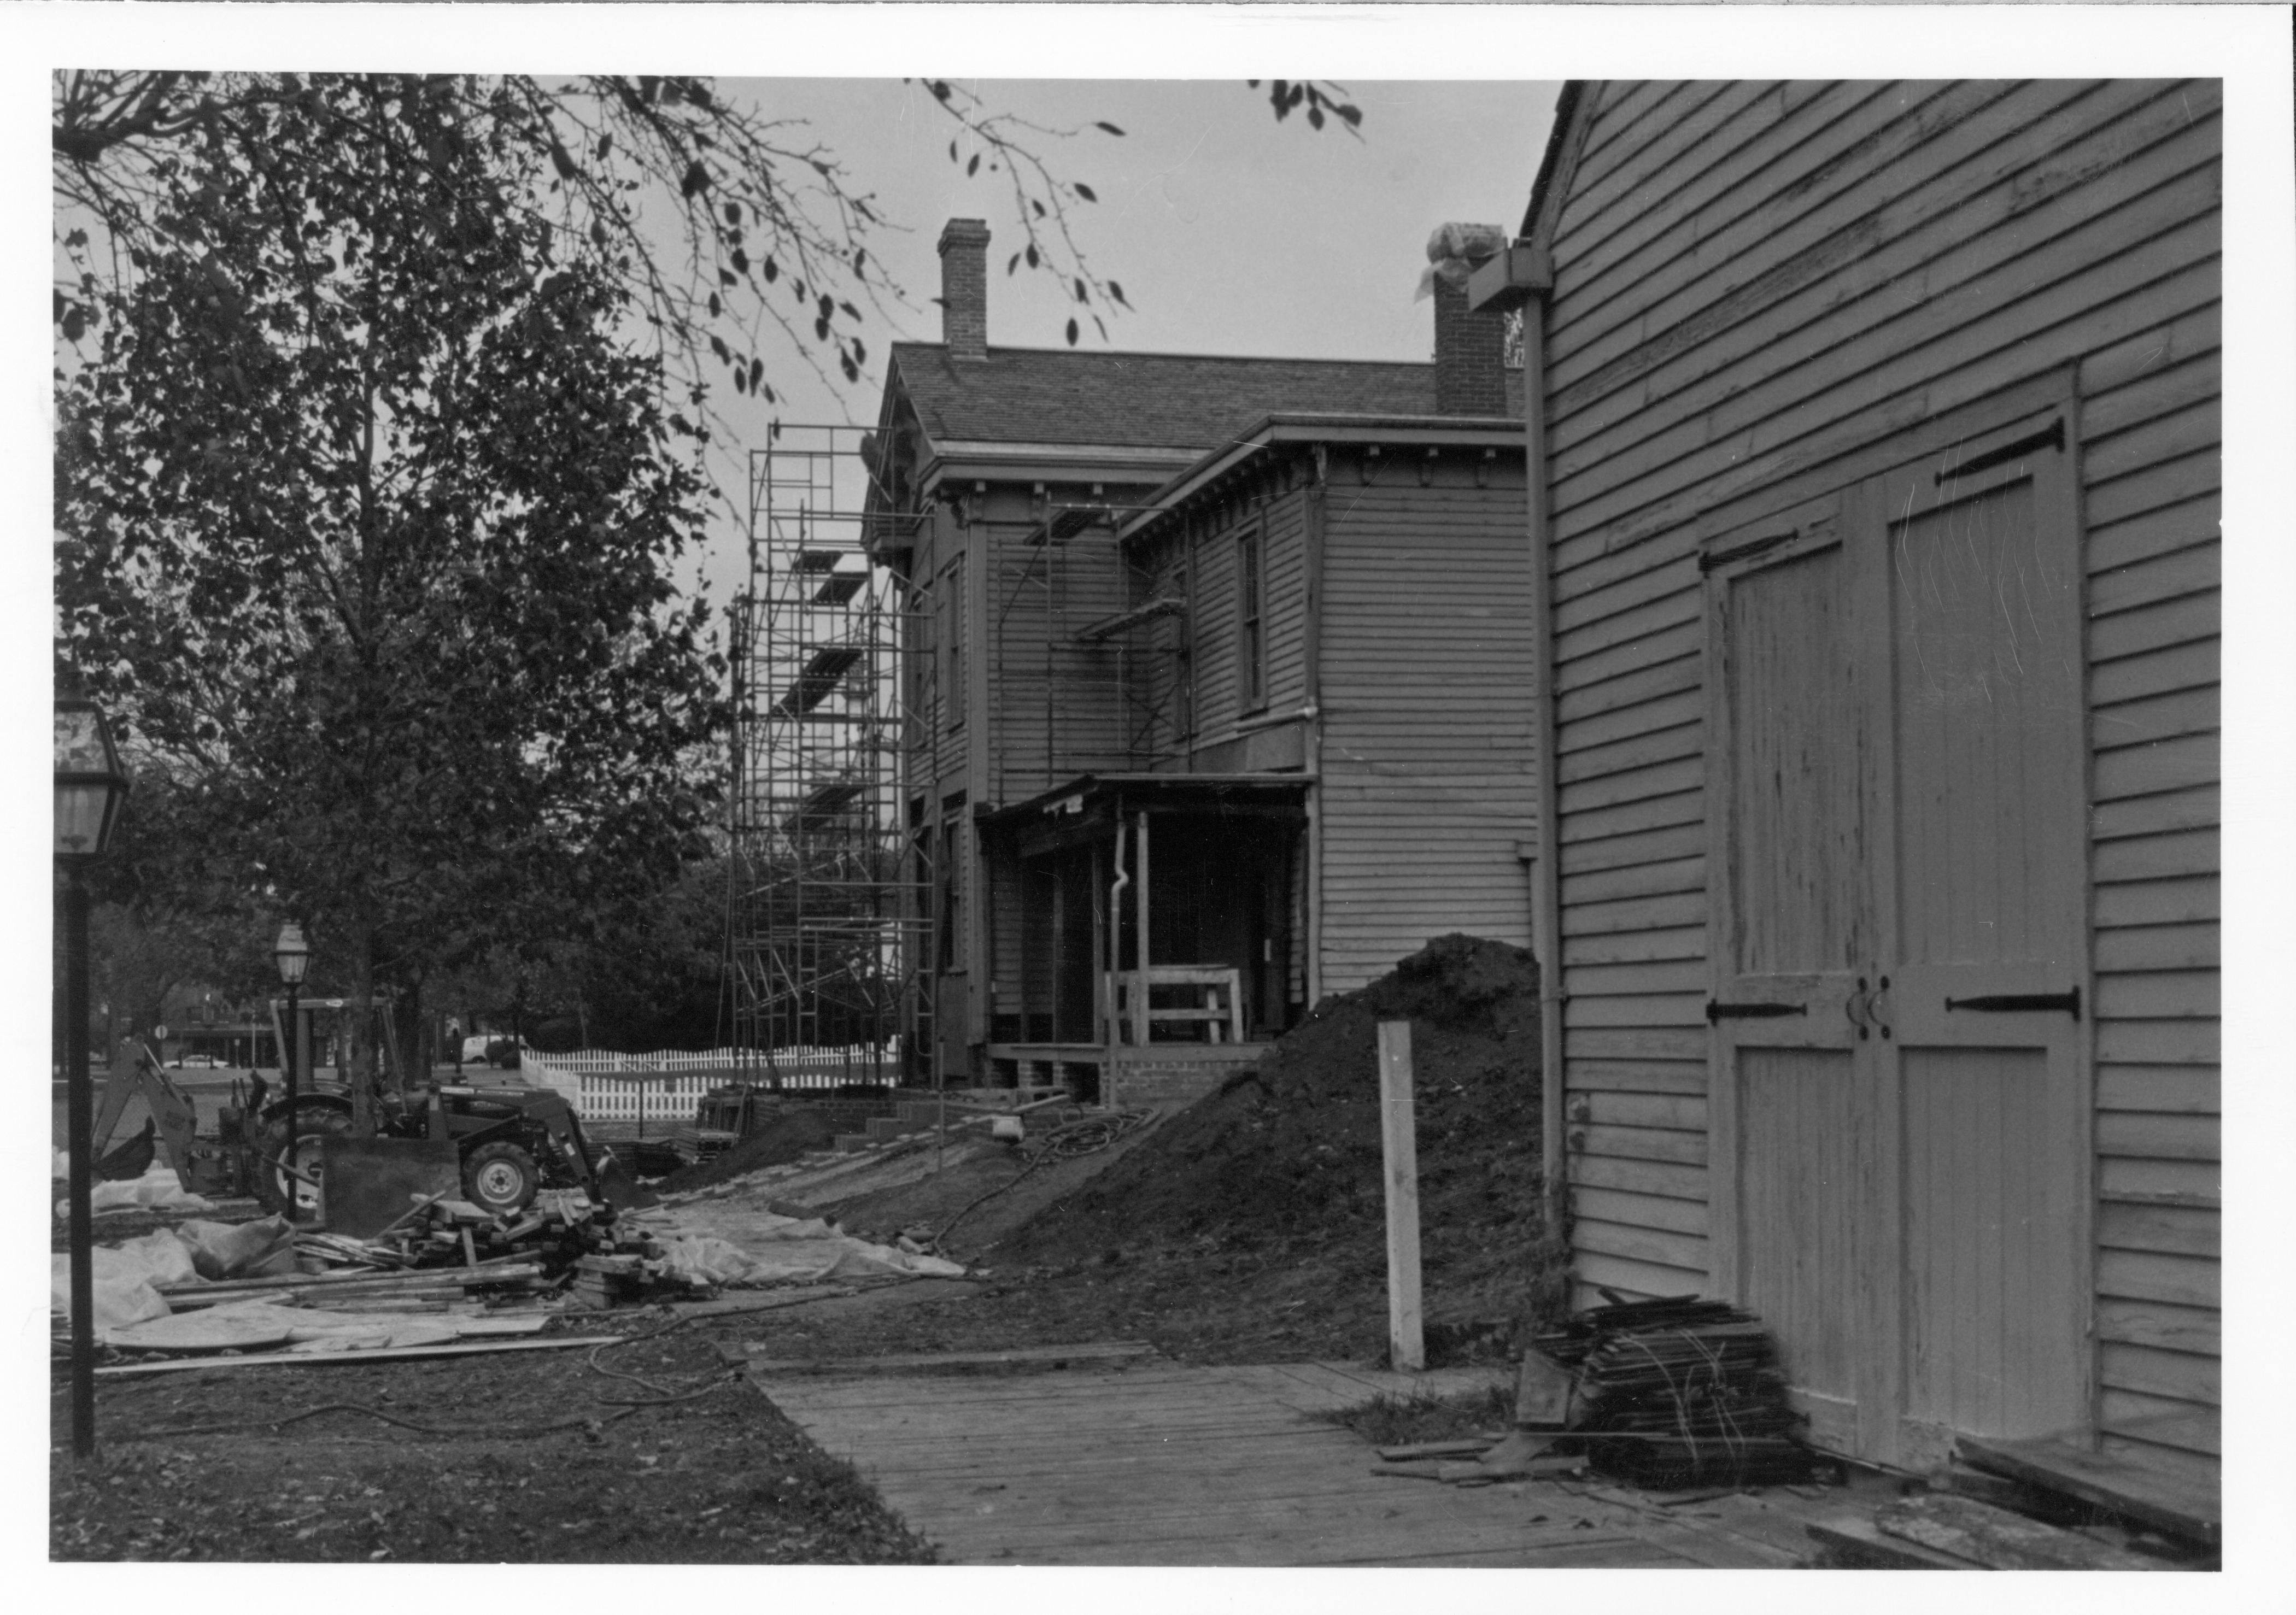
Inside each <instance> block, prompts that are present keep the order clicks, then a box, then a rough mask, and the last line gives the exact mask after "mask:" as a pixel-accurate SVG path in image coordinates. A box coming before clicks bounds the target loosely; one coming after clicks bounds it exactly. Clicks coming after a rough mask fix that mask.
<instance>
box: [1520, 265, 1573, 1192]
mask: <svg viewBox="0 0 2296 1615" xmlns="http://www.w3.org/2000/svg"><path fill="white" fill-rule="evenodd" d="M1551 289H1552V280H1551V277H1548V283H1547V284H1546V285H1542V286H1539V287H1538V288H1537V289H1535V290H1534V291H1533V292H1532V294H1531V299H1530V301H1529V303H1528V304H1527V305H1526V306H1525V307H1524V308H1523V311H1522V364H1523V374H1522V382H1523V388H1522V391H1523V448H1524V453H1523V465H1524V468H1525V470H1526V471H1528V473H1529V474H1528V476H1527V477H1526V478H1525V479H1524V481H1525V488H1524V491H1525V493H1526V494H1527V495H1528V498H1527V499H1526V501H1525V503H1526V504H1527V505H1528V507H1529V527H1530V610H1531V644H1532V647H1533V655H1534V664H1535V668H1536V671H1535V672H1534V673H1533V674H1532V680H1533V683H1532V686H1531V703H1532V706H1531V711H1532V719H1531V729H1532V734H1533V740H1532V745H1533V748H1534V749H1535V750H1536V753H1537V755H1536V757H1535V758H1534V759H1533V762H1532V768H1533V775H1532V779H1533V785H1532V789H1533V791H1534V792H1535V795H1536V798H1537V811H1538V832H1537V837H1536V840H1537V845H1538V857H1535V858H1534V859H1533V860H1532V862H1531V866H1530V891H1531V899H1530V901H1531V916H1530V918H1531V940H1532V944H1533V947H1535V948H1536V950H1537V952H1538V1059H1539V1170H1540V1172H1541V1173H1542V1174H1543V1175H1544V1177H1545V1180H1546V1201H1547V1203H1546V1226H1548V1227H1549V1228H1550V1229H1554V1230H1556V1231H1558V1232H1559V1231H1561V1230H1562V1229H1563V1228H1565V1227H1567V1226H1569V1217H1570V1183H1569V1180H1568V1176H1567V1174H1566V1168H1565V1157H1564V1153H1563V1105H1562V1097H1563V1078H1564V1071H1563V1065H1562V1006H1563V995H1562V891H1561V881H1560V880H1559V878H1558V875H1559V872H1558V871H1557V869H1556V868H1555V865H1556V862H1557V860H1558V858H1559V857H1560V856H1561V853H1562V831H1561V827H1560V826H1559V825H1557V824H1556V823H1555V798H1556V796H1557V794H1558V792H1557V791H1556V789H1555V773H1554V562H1553V551H1552V549H1551V548H1550V542H1551V528H1550V518H1549V512H1548V508H1547V466H1546V303H1547V293H1548V291H1550V290H1551Z"/></svg>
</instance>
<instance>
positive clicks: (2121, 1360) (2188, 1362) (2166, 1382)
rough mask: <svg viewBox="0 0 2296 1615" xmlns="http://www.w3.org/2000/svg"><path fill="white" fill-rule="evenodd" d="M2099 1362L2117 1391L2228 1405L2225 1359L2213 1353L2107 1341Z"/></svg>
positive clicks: (2107, 1383)
mask: <svg viewBox="0 0 2296 1615" xmlns="http://www.w3.org/2000/svg"><path fill="white" fill-rule="evenodd" d="M2097 1364H2098V1378H2099V1379H2100V1380H2101V1381H2102V1382H2103V1384H2104V1385H2105V1386H2106V1387H2108V1388H2109V1389H2111V1390H2131V1391H2136V1392H2137V1393H2138V1394H2139V1395H2143V1396H2148V1397H2167V1398H2172V1399H2174V1400H2176V1401H2178V1402H2199V1403H2205V1404H2206V1405H2207V1406H2210V1407H2221V1406H2224V1368H2223V1362H2222V1359H2221V1358H2219V1357H2217V1356H2216V1355H2215V1354H2214V1353H2212V1352H2197V1351H2167V1350H2163V1349H2161V1348H2159V1347H2156V1346H2134V1345H2130V1344H2128V1343H2127V1342H2125V1341H2120V1340H2106V1341H2103V1342H2102V1343H2101V1344H2100V1345H2099V1347H2098V1351H2097Z"/></svg>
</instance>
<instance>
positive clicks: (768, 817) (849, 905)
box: [726, 425, 932, 1083]
mask: <svg viewBox="0 0 2296 1615" xmlns="http://www.w3.org/2000/svg"><path fill="white" fill-rule="evenodd" d="M861 437H862V432H861V430H860V429H859V428H857V427H847V426H792V425H783V426H782V427H780V428H779V429H778V430H776V432H775V435H774V437H773V439H772V440H771V441H770V443H769V444H768V446H767V447H764V448H759V449H753V450H751V451H750V584H749V587H748V590H747V591H746V593H745V594H743V596H742V599H741V600H740V601H739V602H737V603H736V605H735V609H734V642H735V660H734V750H733V774H734V789H733V791H732V793H731V794H732V808H731V820H732V824H731V828H732V849H731V850H732V856H731V857H730V858H729V859H728V861H727V869H728V875H727V881H728V884H727V898H726V939H727V955H728V959H729V963H730V964H731V966H732V970H731V972H730V973H731V980H732V986H733V1034H734V1035H733V1042H734V1046H735V1047H736V1048H737V1049H739V1050H740V1051H741V1052H742V1063H743V1064H744V1065H745V1066H749V1065H750V1064H752V1062H754V1068H755V1077H756V1079H759V1080H766V1081H770V1082H775V1083H778V1082H779V1080H780V1079H781V1078H783V1076H784V1075H785V1074H787V1073H788V1072H790V1071H791V1070H794V1069H802V1070H807V1071H808V1072H813V1071H816V1070H819V1069H820V1068H821V1067H823V1066H824V1064H826V1065H828V1066H830V1067H832V1068H833V1069H843V1070H848V1071H849V1072H850V1073H851V1075H852V1077H853V1078H854V1079H856V1080H866V1081H888V1080H895V1079H899V1078H904V1077H907V1078H911V1079H914V1078H915V1077H917V1076H919V1075H921V1074H922V1063H921V1058H922V1051H923V1050H924V1049H926V1048H928V1047H929V1046H930V1021H931V1007H930V1004H928V1003H927V999H926V995H925V993H924V992H923V991H922V985H921V984H922V970H923V968H924V964H925V962H926V960H927V959H928V958H929V956H930V944H931V937H932V930H931V927H932V920H931V915H932V895H931V894H932V873H931V869H930V867H928V866H926V865H924V864H923V863H922V861H921V859H920V858H919V857H918V856H917V855H916V853H915V850H914V848H912V847H911V846H910V844H909V841H908V839H907V837H906V835H905V834H904V833H903V829H902V818H901V813H900V806H901V801H902V794H903V792H902V785H903V764H904V758H903V745H904V740H905V736H906V732H907V731H908V729H909V728H910V717H911V715H910V714H909V712H908V711H907V710H906V708H905V706H904V705H903V701H902V694H901V685H902V681H901V679H900V677H899V672H900V667H899V656H900V652H901V649H902V647H903V645H904V644H905V643H906V644H922V643H923V641H922V638H921V637H920V635H922V634H924V633H925V632H926V631H927V628H928V625H929V622H930V613H929V612H928V611H924V610H922V609H921V607H922V604H923V603H922V602H921V601H919V600H917V599H916V598H914V596H912V595H910V594H908V593H907V592H906V590H905V589H904V588H903V587H902V586H901V584H902V580H901V579H899V578H897V577H896V576H895V575H894V573H893V572H891V571H890V570H888V569H887V568H885V567H883V566H881V565H877V564H873V562H872V561H871V559H870V556H869V552H868V548H867V546H866V545H865V517H864V514H863V511H864V505H865V497H866V495H867V492H868V481H867V480H868V476H869V472H868V470H867V468H866V467H865V463H864V462H863V458H862V455H861V452H860V450H861ZM880 520H881V518H880ZM913 1064H914V1065H916V1066H917V1067H918V1069H917V1070H910V1069H909V1068H910V1066H912V1065H913Z"/></svg>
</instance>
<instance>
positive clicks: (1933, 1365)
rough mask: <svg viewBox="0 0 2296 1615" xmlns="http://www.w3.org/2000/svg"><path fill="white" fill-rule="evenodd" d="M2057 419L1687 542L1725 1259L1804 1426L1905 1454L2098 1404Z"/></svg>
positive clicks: (2081, 887) (2081, 912) (2081, 911)
mask: <svg viewBox="0 0 2296 1615" xmlns="http://www.w3.org/2000/svg"><path fill="white" fill-rule="evenodd" d="M2060 418H2061V417H2060V416H2058V415H2054V414H2052V415H2049V416H2046V417H2042V418H2040V419H2039V420H2038V421H2035V420H2026V421H2021V422H2016V423H2014V424H2013V425H2011V426H2009V427H2007V428H2005V429H2004V430H2000V431H1997V432H1994V433H1990V434H1989V435H1988V436H1987V437H1986V438H1984V439H1980V440H1978V441H1977V442H1975V443H1973V444H1967V445H1964V447H1963V449H1962V450H1961V451H1960V452H1959V455H1958V459H1959V461H1960V462H1961V463H1962V464H1963V465H1964V466H1968V465H1971V464H1974V465H1975V466H1976V468H1977V469H1975V470H1974V471H1967V470H1964V471H1958V472H1950V471H1949V472H1948V473H1947V474H1943V475H1941V474H1940V472H1941V470H1943V469H1944V468H1943V467H1941V464H1940V463H1939V461H1937V460H1935V459H1932V460H1931V461H1929V462H1927V463H1923V464H1921V465H1918V466H1915V467H1909V468H1907V469H1906V470H1904V471H1900V472H1896V473H1892V474H1890V475H1889V476H1886V477H1881V478H1876V479H1874V480H1870V481H1868V482H1866V483H1865V484H1863V485H1862V486H1860V487H1858V488H1853V489H1851V490H1849V492H1848V493H1846V494H1845V495H1844V496H1841V499H1840V500H1839V501H1829V502H1826V503H1824V504H1817V505H1812V506H1808V507H1804V508H1803V509H1801V510H1799V511H1794V512H1787V513H1786V514H1785V515H1784V517H1783V518H1781V519H1779V520H1778V521H1775V522H1774V523H1767V524H1764V528H1763V529H1754V530H1752V531H1750V532H1747V533H1743V534H1736V535H1733V536H1731V537H1729V538H1728V539H1726V540H1724V541H1723V542H1721V543H1718V544H1717V545H1713V546H1712V547H1711V548H1710V550H1709V552H1708V553H1707V555H1706V557H1705V560H1704V562H1703V564H1704V566H1705V567H1706V568H1707V570H1708V571H1709V574H1710V580H1711V581H1710V615H1709V628H1710V642H1709V643H1710V646H1711V652H1710V654H1711V655H1712V657H1713V660H1714V665H1713V668H1712V671H1713V674H1714V678H1713V682H1712V683H1711V684H1710V686H1709V688H1710V690H1711V691H1712V692H1713V695H1712V701H1713V709H1712V732H1711V733H1712V744H1713V755H1712V758H1711V762H1712V765H1713V769H1712V778H1713V786H1712V790H1713V794H1714V798H1715V800H1714V801H1713V804H1712V807H1713V812H1712V814H1711V815H1710V824H1711V826H1712V831H1711V845H1712V859H1713V870H1714V875H1715V880H1714V882H1713V889H1714V894H1715V906H1714V922H1713V932H1714V934H1713V937H1712V939H1711V940H1712V957H1713V959H1714V961H1715V965H1716V971H1715V975H1716V980H1715V991H1714V996H1713V1001H1712V1003H1711V1004H1710V1008H1709V1014H1710V1017H1711V1018H1712V1021H1713V1026H1714V1036H1713V1046H1714V1057H1713V1058H1714V1065H1713V1085H1712V1089H1711V1098H1712V1101H1713V1122H1714V1156H1713V1165H1714V1168H1715V1171H1714V1176H1715V1196H1716V1203H1715V1208H1714V1218H1713V1225H1714V1230H1715V1236H1716V1263H1715V1268H1716V1272H1715V1280H1716V1284H1717V1287H1718V1289H1719V1290H1721V1291H1722V1292H1723V1293H1726V1294H1730V1295H1733V1296H1734V1297H1736V1298H1737V1299H1740V1300H1741V1301H1743V1303H1744V1304H1746V1305H1748V1306H1750V1307H1751V1308H1754V1309H1755V1310H1757V1311H1758V1312H1759V1313H1760V1314H1761V1315H1762V1316H1763V1317H1764V1318H1765V1319H1766V1320H1767V1321H1768V1322H1769V1323H1770V1324H1771V1326H1772V1327H1773V1329H1774V1330H1775V1332H1776V1333H1777V1335H1778V1338H1779V1340H1780V1344H1781V1347H1782V1349H1783V1350H1784V1354H1785V1357H1786V1359H1787V1368H1788V1371H1789V1373H1790V1375H1791V1376H1792V1380H1793V1382H1794V1384H1795V1385H1796V1387H1797V1390H1798V1394H1799V1395H1800V1398H1801V1399H1802V1401H1803V1403H1804V1405H1805V1406H1807V1407H1808V1411H1809V1413H1810V1417H1811V1427H1812V1431H1813V1434H1815V1435H1816V1437H1817V1439H1820V1440H1821V1441H1823V1442H1825V1444H1827V1445H1830V1446H1835V1447H1841V1448H1843V1449H1845V1450H1852V1451H1857V1452H1861V1453H1864V1454H1866V1455H1872V1456H1875V1457H1880V1458H1883V1459H1885V1460H1889V1461H1892V1462H1897V1463H1908V1464H1921V1463H1930V1462H1932V1461H1934V1460H1935V1459H1937V1458H1939V1457H1940V1456H1942V1455H1943V1453H1944V1451H1945V1448H1946V1446H1947V1444H1948V1442H1949V1440H1950V1438H1951V1434H1952V1432H1954V1431H1968V1432H1972V1433H1985V1434H1995V1435H2010V1436H2028V1435H2042V1434H2056V1433H2065V1432H2073V1433H2078V1432H2079V1431H2081V1430H2083V1429H2084V1428H2085V1426H2086V1424H2087V1407H2088V1388H2087V1381H2088V1373H2087V1356H2088V1353H2087V1297H2088V1288H2089V1284H2088V1280H2089V1275H2088V1261H2087V1250H2088V1238H2089V1234H2088V1213H2087V1207H2088V1188H2087V1169H2086V1161H2087V1104H2086V1101H2085V1097H2084V1094H2085V1090H2084V1086H2083V1076H2082V1071H2083V1059H2082V1047H2083V1040H2082V1038H2081V1037H2080V1030H2081V1024H2082V1023H2081V1020H2080V1016H2081V1014H2082V1013H2083V1012H2085V1005H2084V1004H2083V1003H2082V1001H2081V999H2080V997H2079V992H2080V991H2081V990H2082V988H2084V987H2085V984H2086V981H2087V958H2086V951H2085V950H2086V935H2087V903H2086V888H2085V881H2086V850H2085V845H2086V843H2085V835H2086V814H2085V808H2084V806H2083V804H2084V802H2085V800H2086V791H2085V773H2084V760H2083V759H2084V754H2085V749H2084V744H2083V735H2084V730H2083V717H2082V704H2081V692H2082V683H2081V676H2080V667H2081V659H2080V639H2079V632H2080V618H2079V583H2078V578H2079V572H2078V545H2077V526H2076V509H2077V507H2076V505H2075V504H2074V488H2073V483H2072V480H2071V459H2072V456H2071V452H2070V450H2069V449H2068V448H2067V447H2064V446H2063V439H2062V430H2061V429H2058V428H2056V426H2055V422H2057V421H2058V420H2059V419H2060ZM2045 433H2046V436H2044V434H2045ZM2004 453H2006V454H2007V457H2006V458H1998V457H1996V456H1998V455H2002V454H2004ZM1766 529H1767V530H1766Z"/></svg>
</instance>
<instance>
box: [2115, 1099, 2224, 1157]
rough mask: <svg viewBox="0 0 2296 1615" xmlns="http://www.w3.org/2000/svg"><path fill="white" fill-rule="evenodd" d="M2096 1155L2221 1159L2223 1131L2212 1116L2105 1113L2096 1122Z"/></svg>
mask: <svg viewBox="0 0 2296 1615" xmlns="http://www.w3.org/2000/svg"><path fill="white" fill-rule="evenodd" d="M2096 1152H2097V1153H2098V1154H2099V1155H2107V1156H2111V1155H2134V1156H2141V1157H2144V1158H2145V1159H2147V1160H2206V1161H2214V1160H2221V1159H2222V1158H2223V1152H2224V1129H2223V1125H2222V1124H2221V1123H2220V1122H2219V1121H2218V1119H2217V1118H2216V1117H2215V1116H2214V1115H2212V1114H2192V1115H2177V1114H2168V1115H2161V1114H2151V1113H2146V1112H2142V1111H2100V1112H2099V1113H2098V1116H2097V1119H2096Z"/></svg>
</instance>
